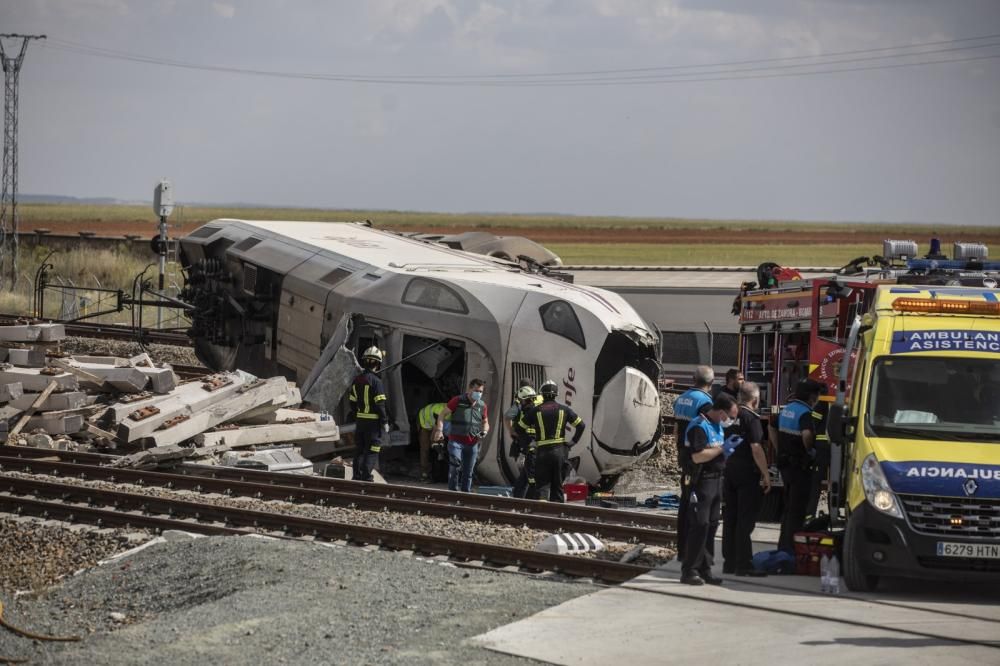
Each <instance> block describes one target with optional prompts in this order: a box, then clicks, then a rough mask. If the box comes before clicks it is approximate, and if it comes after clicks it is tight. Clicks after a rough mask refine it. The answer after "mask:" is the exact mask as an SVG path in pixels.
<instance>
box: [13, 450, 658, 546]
mask: <svg viewBox="0 0 1000 666" xmlns="http://www.w3.org/2000/svg"><path fill="white" fill-rule="evenodd" d="M0 471H17V472H22V473H26V474H44V475H47V476H55V477H73V478H78V479H86V480H99V481H107V482H111V483H121V484H135V485H141V486H146V487H149V486H152V487H157V488H165V489H168V490H189V491H194V492H200V493H217V494H221V495H226V496H230V497H233V496H236V497H253V498H256V499H263V500H279V501H286V502H291V503H308V504H316V505H319V506H342V507H348V508H356V509H361V510H369V511H383V510H387V511H392V512H396V513H409V514H415V515H428V516H437V517H441V518H457V519H459V520H470V521H477V522H483V523H488V524H502V525H514V526H517V527H520V526H526V527H530V528H533V529H538V530H544V531H548V532H553V533H558V532H586V533H588V534H592V535H594V536H595V537H598V538H601V539H611V540H615V541H627V542H633V543H644V544H647V545H673V544H674V543H675V542H676V538H677V535H676V532H674V531H672V530H671V531H665V530H658V529H651V528H646V527H634V526H631V525H621V524H618V523H608V522H603V521H602V522H600V523H595V522H591V521H584V520H580V519H575V518H556V517H553V516H546V515H537V514H533V513H515V512H511V511H505V510H502V509H486V508H480V507H472V506H456V505H453V504H452V505H448V504H441V503H434V502H425V501H419V500H415V499H408V498H400V497H384V496H373V495H368V494H361V493H357V492H354V493H349V492H338V491H336V490H325V489H323V490H321V489H313V488H300V487H295V486H293V485H276V484H273V483H262V482H250V481H237V480H233V479H228V478H225V479H217V478H210V477H202V476H195V475H184V474H176V473H169V472H147V471H137V470H128V469H119V468H112V467H99V466H95V465H84V464H76V463H68V462H53V461H50V460H40V459H30V460H28V459H24V458H11V457H5V456H0ZM284 476H285V477H286V479H287V481H288V482H289V484H291V483H294V481H295V477H290V475H284ZM289 477H290V478H289ZM354 485H360V484H354Z"/></svg>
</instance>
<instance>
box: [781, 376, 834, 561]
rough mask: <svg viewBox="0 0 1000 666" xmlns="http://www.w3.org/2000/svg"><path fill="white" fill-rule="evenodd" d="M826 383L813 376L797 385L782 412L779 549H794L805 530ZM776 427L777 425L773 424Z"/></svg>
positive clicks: (791, 550) (790, 550) (787, 550)
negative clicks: (816, 412) (818, 418)
mask: <svg viewBox="0 0 1000 666" xmlns="http://www.w3.org/2000/svg"><path fill="white" fill-rule="evenodd" d="M825 392H826V386H824V385H823V384H820V383H819V382H816V381H813V380H811V379H803V380H801V381H800V382H799V383H798V384H797V385H796V387H795V398H794V399H793V400H792V401H791V402H789V403H788V404H787V405H785V406H784V407H783V408H782V410H781V413H780V414H779V415H778V426H777V428H776V430H777V440H778V455H777V463H778V471H779V472H781V481H782V483H783V484H784V499H785V514H784V516H783V517H782V519H781V535H780V537H779V538H778V548H779V549H781V550H784V551H786V552H789V553H791V552H794V548H795V533H796V532H798V531H799V530H801V529H802V526H803V524H804V523H805V518H806V509H807V507H808V504H809V493H810V489H811V487H812V477H813V469H812V468H813V460H814V458H815V457H816V450H815V444H816V425H817V424H816V419H815V418H813V408H814V407H815V405H816V403H817V402H819V396H820V395H821V394H823V393H825ZM771 427H772V428H774V426H773V425H772V426H771Z"/></svg>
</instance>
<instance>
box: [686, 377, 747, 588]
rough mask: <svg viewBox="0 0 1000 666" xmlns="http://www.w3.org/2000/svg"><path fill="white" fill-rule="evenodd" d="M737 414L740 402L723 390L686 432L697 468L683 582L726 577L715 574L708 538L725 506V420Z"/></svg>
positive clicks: (710, 581)
mask: <svg viewBox="0 0 1000 666" xmlns="http://www.w3.org/2000/svg"><path fill="white" fill-rule="evenodd" d="M736 414H737V409H736V403H735V402H734V401H733V399H732V398H731V397H729V395H728V394H726V393H722V394H720V395H719V396H718V397H717V398H716V399H715V402H713V403H712V406H711V408H710V409H709V410H708V412H706V413H705V414H701V415H699V416H697V417H695V419H694V420H693V421H691V425H689V426H688V429H687V432H686V433H685V437H684V446H685V448H686V449H687V450H688V451H689V456H690V460H691V463H692V466H693V468H694V469H693V471H692V474H691V493H690V497H689V498H688V507H687V509H688V519H687V524H686V529H687V535H686V537H685V539H684V541H685V543H684V557H683V559H682V560H681V582H682V583H684V584H686V585H704V584H705V583H708V584H709V585H722V579H721V578H718V577H716V576H713V575H712V564H713V554H712V553H711V552H710V551H709V548H708V540H709V539H714V538H715V531H716V530H717V529H718V526H719V517H720V512H721V508H722V472H723V469H724V468H725V463H726V456H725V452H724V448H725V447H726V442H725V427H726V426H725V422H726V421H729V420H731V419H734V418H735V417H736Z"/></svg>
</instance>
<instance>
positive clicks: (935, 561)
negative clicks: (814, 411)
mask: <svg viewBox="0 0 1000 666" xmlns="http://www.w3.org/2000/svg"><path fill="white" fill-rule="evenodd" d="M991 283H992V284H991ZM985 284H987V285H990V287H988V288H972V287H952V286H941V287H936V286H929V285H920V286H915V285H903V284H884V285H880V286H879V287H878V288H877V290H876V293H875V298H874V301H873V303H872V307H871V308H870V309H869V310H868V312H867V313H865V314H864V315H863V316H862V317H859V318H857V319H856V320H855V323H854V326H853V327H852V329H851V332H850V335H849V337H848V340H847V345H848V351H849V353H850V354H851V355H852V357H853V362H852V363H851V364H847V363H845V364H843V366H842V370H841V376H840V383H839V389H840V390H839V391H838V396H837V401H836V403H834V405H833V406H832V407H831V410H830V417H829V427H828V432H829V434H830V439H831V444H832V455H831V459H832V464H831V470H830V509H831V511H830V515H831V516H833V517H834V518H835V519H836V520H838V521H846V525H845V532H844V540H843V560H844V562H843V567H842V569H843V575H844V579H845V582H846V584H847V587H848V588H849V589H851V590H855V591H870V590H873V589H874V588H875V587H876V586H877V585H878V582H879V579H880V578H881V577H883V576H901V577H911V578H920V579H946V580H949V579H950V580H961V581H1000V290H997V289H996V288H995V286H996V285H995V283H993V281H992V280H986V281H985ZM849 365H850V368H851V369H850V370H848V366H849ZM851 373H853V375H851ZM849 375H851V376H849ZM851 377H853V381H849V379H851ZM847 387H850V390H849V392H848V393H849V395H846V396H845V389H846V388H847Z"/></svg>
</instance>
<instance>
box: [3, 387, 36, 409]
mask: <svg viewBox="0 0 1000 666" xmlns="http://www.w3.org/2000/svg"><path fill="white" fill-rule="evenodd" d="M22 395H24V387H23V386H22V385H21V382H14V383H13V384H0V402H13V401H15V400H17V399H18V398H20V397H21V396H22ZM28 406H29V407H30V403H29V405H28ZM24 409H27V407H25V408H24Z"/></svg>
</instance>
